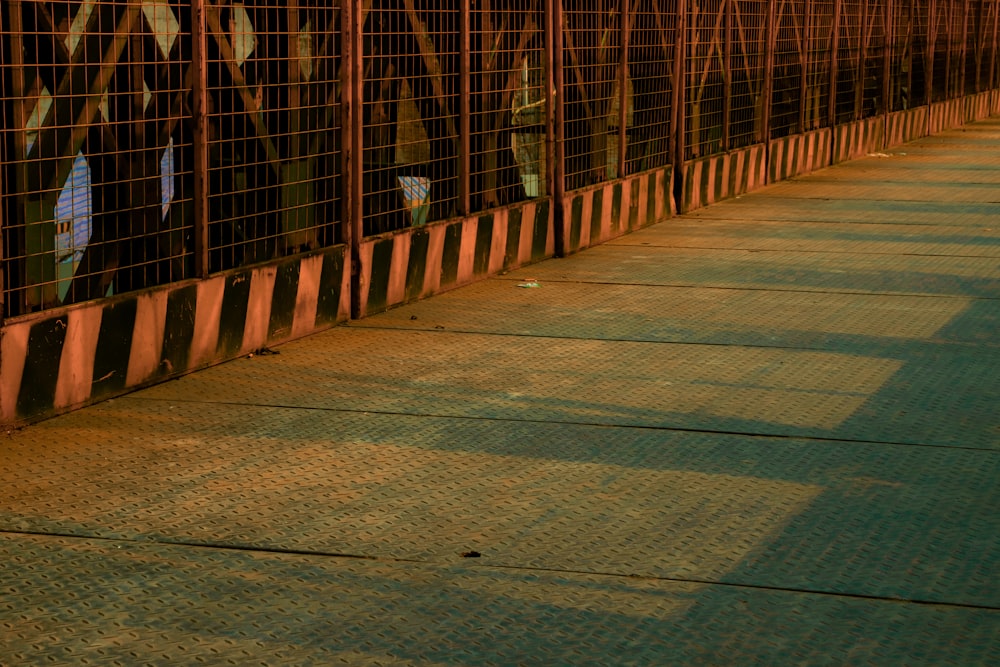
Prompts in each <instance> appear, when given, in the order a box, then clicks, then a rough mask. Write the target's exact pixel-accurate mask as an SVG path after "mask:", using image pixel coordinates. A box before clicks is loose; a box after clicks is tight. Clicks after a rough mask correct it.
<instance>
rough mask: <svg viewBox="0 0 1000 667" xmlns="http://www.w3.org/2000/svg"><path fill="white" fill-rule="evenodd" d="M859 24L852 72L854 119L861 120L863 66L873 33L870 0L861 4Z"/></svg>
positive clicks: (863, 92) (866, 59) (863, 96)
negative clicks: (855, 58)
mask: <svg viewBox="0 0 1000 667" xmlns="http://www.w3.org/2000/svg"><path fill="white" fill-rule="evenodd" d="M861 7H862V9H861V24H860V25H859V26H858V53H857V59H858V62H857V65H856V67H855V70H854V118H852V119H851V120H855V121H857V120H861V118H862V117H863V116H864V109H865V66H866V65H867V64H868V45H869V41H870V40H871V38H872V34H873V33H874V28H873V27H872V21H873V20H874V19H873V16H872V14H871V0H866V1H865V2H862V3H861Z"/></svg>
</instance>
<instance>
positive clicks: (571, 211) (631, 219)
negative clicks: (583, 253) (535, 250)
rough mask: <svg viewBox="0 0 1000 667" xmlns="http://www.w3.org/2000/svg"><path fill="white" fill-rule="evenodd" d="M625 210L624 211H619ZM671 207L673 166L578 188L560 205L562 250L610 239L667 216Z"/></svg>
mask: <svg viewBox="0 0 1000 667" xmlns="http://www.w3.org/2000/svg"><path fill="white" fill-rule="evenodd" d="M623 211H627V212H628V214H627V215H622V212H623ZM673 213H675V210H674V200H673V170H672V169H671V168H670V167H665V168H662V169H657V170H655V171H651V172H645V173H642V174H638V175H636V176H632V177H629V178H627V179H625V180H624V181H615V182H612V183H607V184H605V185H601V186H599V187H596V188H588V189H586V190H578V191H574V192H571V193H569V194H568V195H567V196H566V200H565V203H564V205H563V220H562V225H563V233H564V236H563V238H564V239H565V240H566V241H565V244H566V247H565V248H563V253H564V254H570V253H574V252H578V251H580V250H583V249H584V248H587V247H590V246H593V245H597V244H599V243H604V242H605V241H610V240H611V239H613V238H616V237H618V236H622V235H623V234H627V233H629V232H631V231H635V230H636V229H640V228H642V227H646V226H648V225H652V224H654V223H657V222H661V221H663V220H666V219H668V218H669V217H670V216H671V215H672V214H673Z"/></svg>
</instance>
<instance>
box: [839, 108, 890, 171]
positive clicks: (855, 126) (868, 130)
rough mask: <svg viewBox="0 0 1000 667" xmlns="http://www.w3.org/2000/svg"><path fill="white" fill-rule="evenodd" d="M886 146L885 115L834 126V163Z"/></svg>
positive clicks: (852, 158) (879, 149) (873, 151)
mask: <svg viewBox="0 0 1000 667" xmlns="http://www.w3.org/2000/svg"><path fill="white" fill-rule="evenodd" d="M883 148H885V116H876V117H875V118H865V119H864V120H859V121H856V122H854V123H844V124H843V125H838V126H837V127H835V128H833V164H837V163H839V162H847V161H848V160H854V159H857V158H859V157H864V156H866V155H868V154H869V153H877V152H879V151H881V150H882V149H883Z"/></svg>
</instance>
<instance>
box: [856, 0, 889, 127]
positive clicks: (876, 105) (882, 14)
mask: <svg viewBox="0 0 1000 667" xmlns="http://www.w3.org/2000/svg"><path fill="white" fill-rule="evenodd" d="M886 10H887V7H886V0H866V1H865V2H863V3H862V15H861V26H862V39H863V42H862V50H861V56H860V58H861V63H862V70H861V77H862V85H861V100H860V102H861V105H860V113H859V117H860V118H871V117H872V116H875V115H877V114H880V113H883V112H884V111H885V99H884V97H885V91H884V87H883V83H884V80H885V49H886V31H887V26H886Z"/></svg>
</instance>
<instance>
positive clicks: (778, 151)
mask: <svg viewBox="0 0 1000 667" xmlns="http://www.w3.org/2000/svg"><path fill="white" fill-rule="evenodd" d="M831 135H832V133H831V131H830V128H822V129H819V130H813V131H812V132H807V133H806V134H796V135H792V136H790V137H782V138H781V139H775V140H774V141H772V142H771V144H770V146H768V170H767V171H768V174H767V176H768V182H769V183H776V182H777V181H783V180H785V179H787V178H793V177H795V176H800V175H802V174H808V173H809V172H812V171H816V170H817V169H822V168H823V167H827V166H829V165H830V159H831V154H830V142H831V139H830V137H831Z"/></svg>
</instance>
